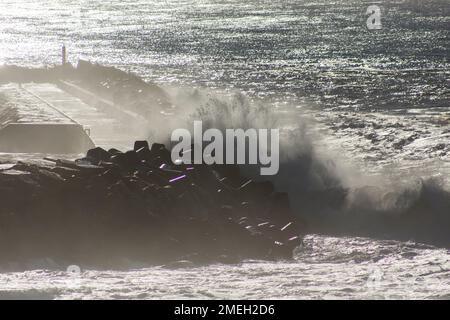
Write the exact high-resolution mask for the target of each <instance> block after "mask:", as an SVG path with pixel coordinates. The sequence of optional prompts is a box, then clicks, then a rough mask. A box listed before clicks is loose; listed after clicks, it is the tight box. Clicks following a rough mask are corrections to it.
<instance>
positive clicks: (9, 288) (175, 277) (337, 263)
mask: <svg viewBox="0 0 450 320" xmlns="http://www.w3.org/2000/svg"><path fill="white" fill-rule="evenodd" d="M42 263H43V264H47V265H48V264H49V262H48V261H43V262H42ZM449 274H450V254H449V253H448V252H447V251H446V250H443V249H437V248H433V247H427V246H423V245H418V244H414V243H400V242H395V241H373V240H370V239H364V238H330V237H321V236H308V237H307V238H306V239H305V246H304V248H303V249H301V250H299V253H298V254H297V257H296V261H292V262H276V263H267V262H261V261H246V262H244V263H242V264H239V265H231V266H229V265H220V264H217V265H210V266H204V267H195V268H179V269H171V268H165V267H153V268H139V269H134V270H129V271H110V270H103V271H98V270H81V273H80V274H73V273H67V272H65V271H62V270H61V269H59V270H48V269H40V268H39V269H37V270H33V271H26V272H16V273H3V274H0V297H3V298H27V299H36V298H49V299H50V298H51V299H53V298H56V299H91V298H92V299H105V298H118V299H136V298H139V299H158V298H171V299H177V298H179V299H186V298H195V299H348V298H356V299H424V298H427V299H449V298H450V277H449Z"/></svg>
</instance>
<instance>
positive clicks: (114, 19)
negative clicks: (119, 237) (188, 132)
mask: <svg viewBox="0 0 450 320" xmlns="http://www.w3.org/2000/svg"><path fill="white" fill-rule="evenodd" d="M368 4H369V3H368V2H363V1H357V0H348V1H347V0H336V1H327V0H317V1H310V0H305V1H300V0H283V1H265V0H249V1H238V0H229V1H225V0H223V1H220V0H209V1H194V0H174V1H170V0H168V1H152V0H147V1H146V0H140V1H134V0H133V1H132V0H121V1H118V0H114V1H107V2H105V1H100V0H95V1H91V0H89V1H87V0H81V1H74V0H59V1H57V0H39V1H31V0H2V1H1V3H0V47H1V50H0V64H2V63H3V64H21V65H30V66H36V65H45V64H56V63H59V61H60V56H59V54H60V53H59V50H60V47H61V45H62V43H65V44H66V46H67V48H68V52H69V60H70V61H71V62H76V60H77V59H78V58H83V59H88V60H91V61H96V62H100V63H102V64H107V65H114V66H119V67H121V68H124V69H127V70H131V71H133V72H135V73H137V74H139V75H141V76H143V77H145V78H146V79H148V80H152V81H155V82H157V83H159V84H162V85H165V86H167V85H171V86H184V87H203V86H204V87H208V88H213V89H220V90H239V91H244V92H246V93H247V94H249V95H254V96H257V97H260V98H270V99H274V100H275V101H276V102H277V103H278V104H279V105H280V104H285V103H286V104H287V102H288V101H289V102H290V103H292V102H294V104H295V105H299V106H308V107H313V108H315V110H316V111H317V110H319V111H323V110H329V109H333V111H332V112H329V113H325V114H323V113H322V114H320V113H319V114H320V115H319V116H318V117H317V118H318V121H319V122H321V123H323V124H325V125H326V126H328V128H331V131H332V132H334V133H333V134H334V136H335V137H337V139H338V138H339V139H341V138H343V139H345V144H344V143H343V142H342V139H341V140H338V141H340V142H339V143H342V145H340V144H339V145H340V146H342V148H343V149H346V150H347V151H348V152H349V154H350V155H351V157H352V156H353V157H355V158H356V157H358V158H363V160H364V161H366V162H367V161H369V162H370V159H368V158H373V161H372V162H375V163H376V164H380V163H383V164H384V163H385V162H389V161H390V159H394V160H395V161H397V163H398V164H400V165H403V166H406V167H408V168H406V170H410V169H411V167H424V166H428V164H429V162H430V161H431V160H435V159H436V160H437V161H441V160H442V159H443V160H445V161H446V162H445V163H444V162H440V163H439V164H438V165H433V170H434V174H439V175H441V176H444V177H445V176H448V175H449V173H450V171H449V167H448V163H449V162H448V154H449V152H450V149H449V148H448V144H447V147H445V148H446V149H445V148H444V150H442V149H436V150H437V151H436V150H435V149H433V148H432V146H431V145H429V144H428V142H427V141H433V142H436V141H439V142H440V143H441V141H442V143H444V142H445V141H447V140H448V137H447V136H446V135H445V134H446V132H447V133H448V132H450V131H446V130H449V129H450V128H449V126H450V122H449V121H448V119H450V116H449V115H450V113H449V107H450V105H449V98H450V91H449V81H450V80H449V78H450V71H449V69H450V68H449V56H450V53H449V49H450V48H449V30H450V29H449V26H450V15H449V14H450V13H449V12H450V11H449V7H450V5H449V3H448V1H440V0H431V1H424V4H423V5H422V6H421V7H420V8H417V6H413V5H410V4H408V3H407V2H405V1H403V2H402V1H397V2H394V1H391V2H379V3H378V4H379V5H380V6H381V7H382V25H383V28H382V29H381V30H379V31H376V32H373V31H368V30H367V28H366V27H365V23H366V18H367V16H366V15H365V11H366V8H367V6H368ZM348 108H350V109H351V110H352V111H351V112H352V113H345V114H344V113H343V112H344V110H347V111H348ZM393 109H396V112H394V111H393ZM421 109H422V110H423V109H425V110H426V112H422V111H420V110H421ZM372 110H377V111H378V112H380V113H383V114H382V115H380V116H379V117H378V116H377V115H375V114H368V113H367V112H370V111H372ZM399 110H400V111H399ZM405 110H414V112H412V114H409V115H408V118H407V122H405V121H404V119H401V118H396V120H392V118H393V117H394V118H395V117H397V116H400V114H402V113H407V112H406V111H405ZM430 110H432V111H433V112H432V115H430V114H431V113H430ZM359 114H361V115H363V114H365V115H367V117H364V121H369V122H370V123H371V121H372V119H373V118H376V120H373V121H374V122H377V127H376V130H378V131H376V133H377V136H378V137H380V138H379V139H380V141H381V142H382V144H380V145H377V147H376V148H375V147H373V145H372V144H370V143H369V142H367V143H366V142H364V143H362V142H361V141H360V140H358V139H359V138H358V137H359V136H361V135H363V136H364V135H367V134H371V133H372V131H371V130H368V131H367V132H365V131H364V130H366V129H361V128H358V126H356V127H352V126H347V127H344V129H343V127H337V128H334V131H333V126H334V127H336V123H341V122H343V123H344V125H345V124H346V121H347V122H348V123H354V121H355V120H354V119H355V118H356V119H358V118H359V116H358V115H359ZM417 114H419V116H420V117H419V118H420V121H422V119H425V120H424V124H421V122H418V121H416V118H415V117H416V116H417ZM324 118H326V119H325V120H324ZM347 118H348V119H350V120H348V119H347ZM387 118H388V119H389V121H391V122H393V123H394V122H400V123H406V125H405V126H404V129H402V130H403V131H402V132H401V134H402V135H405V137H408V135H409V133H410V132H411V130H412V131H414V133H417V134H418V135H419V138H422V139H418V141H419V140H420V141H419V143H416V144H411V146H410V147H408V148H406V149H405V150H404V151H402V152H400V151H398V150H397V151H396V150H394V148H391V146H390V144H391V143H393V142H395V141H394V140H391V139H390V138H391V136H393V137H396V136H397V135H398V130H397V129H395V130H396V131H395V130H394V129H392V128H398V126H397V125H395V123H394V124H393V125H392V127H389V128H388V129H386V128H383V127H382V125H383V123H385V121H386V119H387ZM438 120H439V121H440V122H439V121H438ZM446 121H447V122H446ZM369 122H368V123H369ZM429 123H433V126H430V128H431V129H429V130H428V129H427V128H428V126H429ZM344 125H343V126H344ZM380 125H381V126H380ZM394 125H395V126H394ZM425 127H427V128H425ZM366 128H368V127H366ZM374 128H375V126H374ZM360 129H361V130H360ZM391 129H392V130H394V131H392V132H390V131H389V130H391ZM386 132H387V133H386ZM436 137H438V138H436ZM371 139H373V137H371ZM377 139H378V138H377ZM383 139H384V140H383ZM439 139H440V140H439ZM445 139H447V140H445ZM336 145H338V143H337V144H336ZM336 145H335V146H336ZM346 145H347V147H346ZM427 148H428V149H427ZM431 149H433V150H434V151H430V150H431ZM417 150H419V151H420V152H418V151H417ZM429 158H432V159H429ZM425 159H427V161H428V162H426V164H424V163H425V162H424V161H425ZM439 159H441V160H439ZM364 161H363V162H364ZM389 164H390V162H389ZM377 168H378V169H379V167H378V166H377ZM378 169H377V170H378ZM410 171H411V170H410ZM412 171H414V170H412ZM408 172H409V171H408ZM130 266H131V268H130V270H128V271H99V270H83V271H82V273H81V274H80V275H75V276H74V275H70V274H67V272H65V268H66V266H56V265H54V264H53V263H52V262H51V261H45V260H43V261H42V262H36V265H34V266H31V269H32V270H31V271H26V272H16V273H0V297H5V298H8V297H24V298H150V299H152V298H253V299H263V298H444V299H448V298H450V282H449V279H450V277H449V269H450V266H449V253H448V251H447V250H445V249H440V248H433V247H427V246H423V245H420V244H414V243H412V242H411V243H410V242H408V243H405V242H396V241H384V242H383V241H376V240H371V239H361V238H352V237H349V238H346V237H342V238H332V237H325V236H309V237H308V238H307V239H306V241H305V247H304V248H302V249H301V250H300V251H299V253H298V254H297V256H296V261H293V262H278V263H269V262H261V261H247V262H245V263H243V264H240V265H233V266H228V265H212V266H204V267H195V268H182V269H168V268H163V267H152V268H148V267H141V268H137V266H136V265H135V264H133V263H131V262H130Z"/></svg>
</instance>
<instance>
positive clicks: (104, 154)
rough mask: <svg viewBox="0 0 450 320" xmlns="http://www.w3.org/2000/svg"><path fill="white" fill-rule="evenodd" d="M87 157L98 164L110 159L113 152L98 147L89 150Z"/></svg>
mask: <svg viewBox="0 0 450 320" xmlns="http://www.w3.org/2000/svg"><path fill="white" fill-rule="evenodd" d="M86 158H87V159H88V160H90V161H91V162H92V163H93V164H98V163H100V161H109V160H110V159H111V154H110V153H109V152H108V151H106V150H104V149H102V148H100V147H96V148H94V149H90V150H89V151H88V152H87V154H86Z"/></svg>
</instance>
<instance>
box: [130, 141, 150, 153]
mask: <svg viewBox="0 0 450 320" xmlns="http://www.w3.org/2000/svg"><path fill="white" fill-rule="evenodd" d="M141 148H145V149H149V146H148V142H147V141H146V140H140V141H136V142H135V143H134V148H133V150H134V151H138V150H139V149H141Z"/></svg>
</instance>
